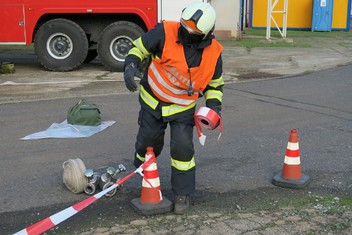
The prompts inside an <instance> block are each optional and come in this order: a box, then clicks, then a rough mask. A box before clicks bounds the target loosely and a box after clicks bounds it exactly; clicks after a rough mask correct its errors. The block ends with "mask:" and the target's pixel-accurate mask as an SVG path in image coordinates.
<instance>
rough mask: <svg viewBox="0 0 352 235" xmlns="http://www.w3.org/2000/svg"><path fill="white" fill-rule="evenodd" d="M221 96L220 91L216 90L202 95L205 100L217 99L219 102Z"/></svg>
mask: <svg viewBox="0 0 352 235" xmlns="http://www.w3.org/2000/svg"><path fill="white" fill-rule="evenodd" d="M222 96H223V93H222V91H218V90H208V91H206V92H205V93H204V98H205V100H209V99H217V100H219V101H220V102H222Z"/></svg>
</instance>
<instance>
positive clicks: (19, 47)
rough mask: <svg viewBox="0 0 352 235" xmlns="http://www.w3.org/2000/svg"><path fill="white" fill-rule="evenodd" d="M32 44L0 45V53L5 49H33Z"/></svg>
mask: <svg viewBox="0 0 352 235" xmlns="http://www.w3.org/2000/svg"><path fill="white" fill-rule="evenodd" d="M33 49H34V46H33V44H31V45H0V53H1V52H6V51H24V50H33Z"/></svg>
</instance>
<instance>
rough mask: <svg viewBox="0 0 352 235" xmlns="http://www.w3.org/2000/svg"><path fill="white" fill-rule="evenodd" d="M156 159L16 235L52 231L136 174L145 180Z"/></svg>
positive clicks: (32, 234) (34, 234)
mask: <svg viewBox="0 0 352 235" xmlns="http://www.w3.org/2000/svg"><path fill="white" fill-rule="evenodd" d="M154 158H155V157H152V158H150V159H149V160H148V161H146V162H144V163H143V164H142V165H141V166H140V167H139V168H138V169H136V170H135V171H133V172H132V173H130V174H129V175H126V176H125V177H123V178H122V179H120V180H119V181H117V182H116V183H115V184H113V185H111V186H110V187H109V188H107V189H104V190H103V191H101V192H99V193H97V194H95V195H93V196H90V197H89V198H87V199H85V200H83V201H81V202H78V203H76V204H74V205H73V206H70V207H68V208H66V209H65V210H62V211H60V212H58V213H56V214H54V215H52V216H50V217H47V218H45V219H43V220H41V221H39V222H37V223H35V224H32V225H31V226H29V227H27V228H25V229H22V230H21V231H19V232H17V233H15V234H14V235H37V234H41V233H43V232H45V231H47V230H49V229H51V228H52V227H54V226H55V225H58V224H59V223H61V222H63V221H65V220H67V219H68V218H70V217H71V216H73V215H75V214H77V213H78V212H80V211H81V210H83V209H84V208H86V207H87V206H89V205H90V204H92V203H93V202H95V201H97V200H98V199H99V198H101V197H102V196H104V195H105V194H107V193H108V192H110V191H111V190H113V189H114V188H116V187H118V186H119V185H121V184H123V182H125V181H126V180H128V179H129V178H131V177H132V176H133V175H134V174H136V173H139V174H140V175H141V176H142V177H143V178H144V179H145V177H144V175H143V173H142V172H143V170H144V169H145V168H147V167H149V166H150V165H151V164H152V163H153V162H154V161H155V160H153V159H154ZM145 180H146V181H147V182H148V180H147V179H145ZM148 183H149V182H148ZM149 184H150V183H149Z"/></svg>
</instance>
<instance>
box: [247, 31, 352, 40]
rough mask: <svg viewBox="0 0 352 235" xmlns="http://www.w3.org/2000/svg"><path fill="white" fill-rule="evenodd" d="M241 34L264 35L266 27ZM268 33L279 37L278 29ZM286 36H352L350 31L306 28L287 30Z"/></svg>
mask: <svg viewBox="0 0 352 235" xmlns="http://www.w3.org/2000/svg"><path fill="white" fill-rule="evenodd" d="M242 33H243V35H248V36H262V37H265V36H266V29H245V30H244V31H243V32H242ZM270 35H271V36H272V37H278V38H281V35H280V32H279V31H278V30H271V32H270ZM286 36H287V37H290V38H297V37H325V38H346V37H352V31H331V32H312V31H308V30H287V35H286Z"/></svg>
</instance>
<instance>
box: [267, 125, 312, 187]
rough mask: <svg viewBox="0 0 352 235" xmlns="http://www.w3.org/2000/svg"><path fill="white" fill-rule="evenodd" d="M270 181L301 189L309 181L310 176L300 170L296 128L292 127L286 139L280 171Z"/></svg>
mask: <svg viewBox="0 0 352 235" xmlns="http://www.w3.org/2000/svg"><path fill="white" fill-rule="evenodd" d="M272 183H273V185H275V186H279V187H283V188H293V189H301V188H304V187H306V186H307V185H308V184H309V183H310V177H309V176H307V175H303V174H302V172H301V159H300V151H299V144H298V135H297V130H296V129H292V130H291V134H290V138H289V140H288V144H287V149H286V155H285V160H284V166H283V168H282V172H280V173H278V174H276V175H275V176H274V177H273V179H272Z"/></svg>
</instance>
